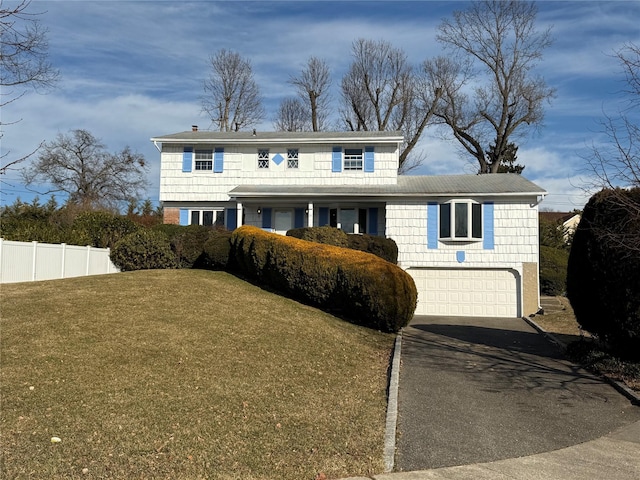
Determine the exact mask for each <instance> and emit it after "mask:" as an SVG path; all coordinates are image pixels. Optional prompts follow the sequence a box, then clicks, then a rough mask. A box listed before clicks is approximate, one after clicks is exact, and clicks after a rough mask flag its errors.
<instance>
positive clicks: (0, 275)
mask: <svg viewBox="0 0 640 480" xmlns="http://www.w3.org/2000/svg"><path fill="white" fill-rule="evenodd" d="M2 242H4V238H2V237H0V283H2V279H3V277H4V268H5V265H4V261H3V259H2Z"/></svg>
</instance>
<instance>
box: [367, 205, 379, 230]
mask: <svg viewBox="0 0 640 480" xmlns="http://www.w3.org/2000/svg"><path fill="white" fill-rule="evenodd" d="M367 233H369V234H370V235H378V209H377V208H370V209H369V232H367Z"/></svg>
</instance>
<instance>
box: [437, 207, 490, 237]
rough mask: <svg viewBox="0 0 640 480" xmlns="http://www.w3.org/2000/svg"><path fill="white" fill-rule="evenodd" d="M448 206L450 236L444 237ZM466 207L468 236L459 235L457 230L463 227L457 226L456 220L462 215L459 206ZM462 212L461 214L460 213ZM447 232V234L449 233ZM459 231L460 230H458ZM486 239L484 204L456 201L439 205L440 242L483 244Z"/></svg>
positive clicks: (458, 224)
mask: <svg viewBox="0 0 640 480" xmlns="http://www.w3.org/2000/svg"><path fill="white" fill-rule="evenodd" d="M445 205H446V206H448V215H447V216H448V217H449V225H448V229H447V230H448V235H446V233H445V235H443V230H444V228H443V227H447V225H446V223H443V220H444V219H445V217H444V211H443V210H444V208H443V207H444V206H445ZM462 205H464V206H466V209H465V210H464V214H465V215H466V216H467V219H466V220H467V221H466V225H465V230H466V235H465V236H462V235H457V231H456V230H457V229H459V227H460V226H461V225H460V223H457V224H456V218H457V217H458V216H459V214H460V213H462V212H461V211H460V210H459V209H458V206H462ZM459 212H460V213H459ZM447 230H445V232H446V231H447ZM458 231H459V230H458ZM483 239H484V211H483V208H482V203H480V202H477V201H475V200H471V199H454V200H449V201H447V202H442V203H440V204H438V240H442V241H445V242H482V241H483Z"/></svg>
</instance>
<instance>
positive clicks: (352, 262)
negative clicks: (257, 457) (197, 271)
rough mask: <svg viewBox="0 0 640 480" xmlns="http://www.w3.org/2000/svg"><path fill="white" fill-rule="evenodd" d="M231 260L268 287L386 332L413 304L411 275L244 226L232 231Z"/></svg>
mask: <svg viewBox="0 0 640 480" xmlns="http://www.w3.org/2000/svg"><path fill="white" fill-rule="evenodd" d="M230 262H231V264H232V265H233V266H234V267H235V268H237V269H238V270H239V271H240V273H242V274H244V275H246V276H247V277H249V278H251V279H253V280H255V281H257V283H260V284H262V285H265V286H268V287H269V288H272V289H275V290H278V291H281V292H283V293H286V294H288V295H290V296H292V297H294V298H297V299H299V300H301V301H304V302H307V303H311V304H313V305H316V306H318V307H319V308H322V309H324V310H327V311H330V312H332V313H335V314H336V315H338V316H341V317H343V318H345V319H347V320H349V321H351V322H353V323H357V324H360V325H365V326H367V327H370V328H375V329H377V330H382V331H386V332H396V331H398V330H399V329H400V328H402V327H403V326H405V325H407V324H408V323H409V321H410V320H411V318H412V317H413V313H414V311H415V308H416V302H417V296H418V293H417V290H416V286H415V283H414V281H413V279H412V278H411V276H410V275H409V274H407V273H406V272H405V271H404V270H402V269H401V268H400V267H398V266H397V265H394V264H392V263H390V262H387V261H384V260H383V259H381V258H378V257H376V256H374V255H371V254H368V253H365V252H360V251H356V250H351V249H347V248H341V247H335V246H332V245H323V244H320V243H316V242H308V241H304V240H299V239H296V238H293V237H291V236H289V237H283V236H281V235H277V234H272V233H267V232H264V231H263V230H261V229H259V228H256V227H250V226H243V227H240V228H238V229H236V230H235V231H234V232H233V233H232V235H231V254H230Z"/></svg>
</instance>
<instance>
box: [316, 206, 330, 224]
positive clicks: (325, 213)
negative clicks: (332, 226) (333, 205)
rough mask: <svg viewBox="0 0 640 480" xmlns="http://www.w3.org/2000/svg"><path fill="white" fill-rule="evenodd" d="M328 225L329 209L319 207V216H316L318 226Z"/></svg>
mask: <svg viewBox="0 0 640 480" xmlns="http://www.w3.org/2000/svg"><path fill="white" fill-rule="evenodd" d="M325 225H329V209H328V208H327V207H320V215H319V216H318V226H319V227H324V226H325Z"/></svg>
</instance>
